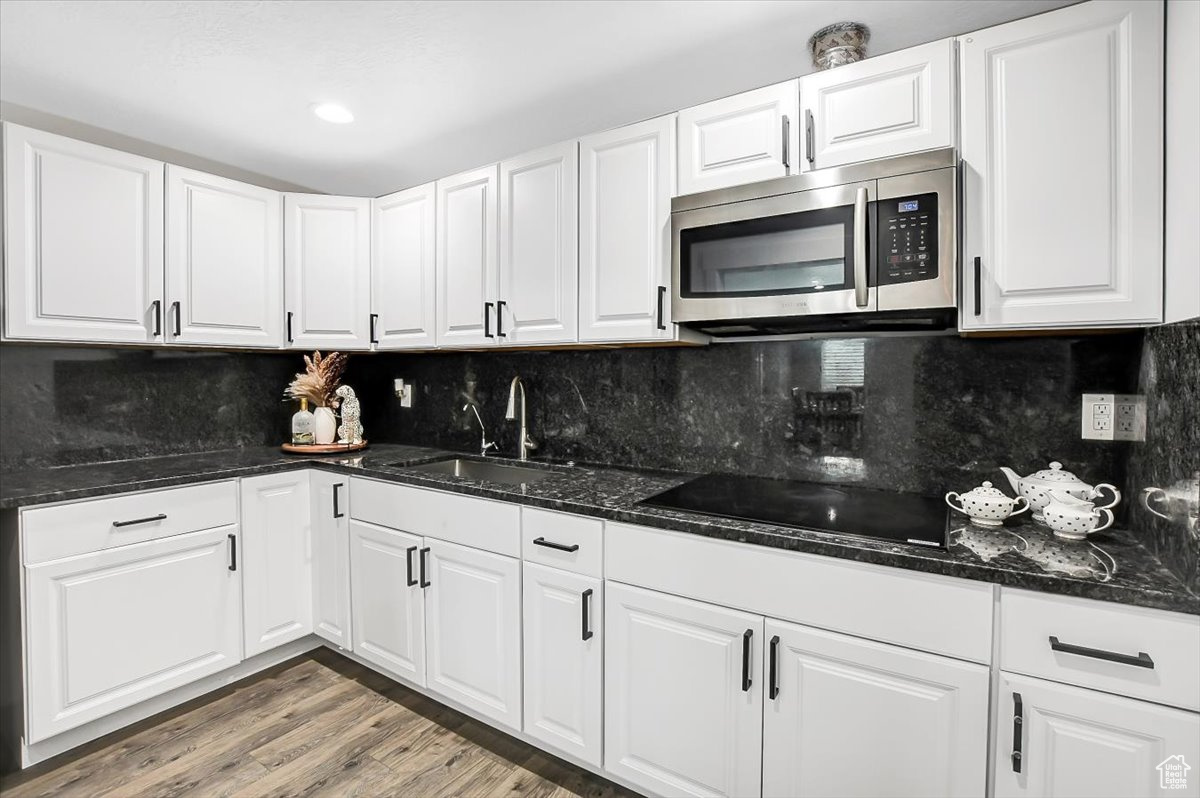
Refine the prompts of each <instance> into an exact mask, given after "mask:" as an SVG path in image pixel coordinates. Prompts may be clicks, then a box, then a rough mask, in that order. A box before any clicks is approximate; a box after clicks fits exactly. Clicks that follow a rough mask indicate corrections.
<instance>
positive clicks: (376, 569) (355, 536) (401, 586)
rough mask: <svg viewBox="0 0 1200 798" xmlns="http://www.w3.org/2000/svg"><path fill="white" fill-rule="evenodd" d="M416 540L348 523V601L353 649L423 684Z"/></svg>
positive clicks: (360, 523)
mask: <svg viewBox="0 0 1200 798" xmlns="http://www.w3.org/2000/svg"><path fill="white" fill-rule="evenodd" d="M421 556H422V555H421V538H419V537H417V536H416V535H409V534H407V533H405V532H398V531H396V530H394V529H387V528H385V527H381V526H376V525H375V524H368V523H366V522H365V521H353V520H352V521H350V604H351V608H352V609H351V615H352V620H351V624H352V626H351V628H352V629H353V632H354V653H355V654H357V655H358V656H360V657H362V658H363V659H365V660H367V661H368V662H373V663H374V664H376V665H378V666H379V667H381V668H383V669H384V670H385V671H388V672H389V673H392V674H394V675H396V676H400V677H402V678H404V679H407V680H409V681H410V682H413V683H414V684H416V685H419V686H422V687H423V686H424V685H425V594H424V591H423V590H422V589H421V585H420V579H419V576H418V560H419V559H420V558H421Z"/></svg>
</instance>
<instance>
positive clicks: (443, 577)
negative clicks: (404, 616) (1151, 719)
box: [424, 540, 521, 730]
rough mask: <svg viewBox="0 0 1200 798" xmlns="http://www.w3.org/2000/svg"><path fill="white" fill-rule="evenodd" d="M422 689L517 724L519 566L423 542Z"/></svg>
mask: <svg viewBox="0 0 1200 798" xmlns="http://www.w3.org/2000/svg"><path fill="white" fill-rule="evenodd" d="M426 544H427V549H426V553H425V555H424V556H425V557H427V560H426V564H425V567H426V568H427V569H428V571H427V572H428V582H429V585H428V586H427V587H426V588H425V633H426V637H425V639H426V643H427V646H428V651H427V659H426V663H427V666H428V679H427V686H428V687H429V689H430V690H431V691H433V692H435V693H438V694H439V695H443V696H445V697H446V698H449V699H451V700H453V701H457V702H458V703H460V704H462V705H463V706H466V707H470V708H471V709H473V710H475V711H476V712H479V713H481V714H483V715H484V716H486V717H488V718H491V719H492V720H494V721H496V722H497V723H499V724H500V725H503V726H507V727H509V728H511V729H518V730H519V729H520V728H521V567H520V566H521V563H520V561H519V560H515V559H513V558H512V557H503V556H501V555H499V554H492V553H490V552H486V551H479V550H478V549H469V548H467V547H466V546H459V545H456V544H454V543H444V542H442V541H440V540H427V541H426Z"/></svg>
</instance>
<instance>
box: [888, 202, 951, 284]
mask: <svg viewBox="0 0 1200 798" xmlns="http://www.w3.org/2000/svg"><path fill="white" fill-rule="evenodd" d="M875 207H876V212H877V213H878V214H879V216H878V219H879V222H878V226H877V227H876V229H877V230H878V231H879V249H878V252H879V277H878V279H879V284H880V285H892V284H895V283H910V282H914V281H916V280H932V279H934V278H935V277H937V276H938V228H937V219H938V195H937V194H918V195H915V196H911V197H900V198H899V199H886V200H880V201H879V202H878V203H876V206H875Z"/></svg>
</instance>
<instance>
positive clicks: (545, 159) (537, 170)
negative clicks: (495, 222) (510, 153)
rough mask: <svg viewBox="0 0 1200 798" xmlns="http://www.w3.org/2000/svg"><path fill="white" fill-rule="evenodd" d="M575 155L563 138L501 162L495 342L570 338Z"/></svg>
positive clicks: (576, 248) (574, 292) (573, 336)
mask: <svg viewBox="0 0 1200 798" xmlns="http://www.w3.org/2000/svg"><path fill="white" fill-rule="evenodd" d="M578 153H579V145H578V143H577V142H575V141H569V142H566V143H564V144H559V145H556V146H553V147H547V148H546V149H542V150H538V151H537V152H531V153H527V154H525V155H522V156H520V157H518V158H513V159H510V160H507V161H504V162H503V163H501V164H500V283H499V293H498V294H497V304H496V325H497V326H496V334H497V338H498V339H499V340H500V343H501V344H521V345H526V344H551V343H570V342H572V341H575V340H576V337H577V325H576V304H577V303H576V299H577V293H578V289H577V279H578V272H579V268H578V252H579V246H578V235H577V227H578V207H579V188H578V182H579V180H578V175H579V155H578Z"/></svg>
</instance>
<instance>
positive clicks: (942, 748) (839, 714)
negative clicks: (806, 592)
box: [763, 619, 989, 798]
mask: <svg viewBox="0 0 1200 798" xmlns="http://www.w3.org/2000/svg"><path fill="white" fill-rule="evenodd" d="M765 640H766V645H767V677H766V680H767V684H766V709H765V710H764V716H763V795H765V796H777V795H790V796H796V797H797V798H837V796H859V795H888V796H896V798H900V797H901V796H911V797H912V798H937V797H938V796H942V797H944V798H966V797H967V796H978V798H982V796H983V795H984V789H985V786H986V783H987V778H986V776H987V740H988V734H987V732H988V678H989V674H988V668H987V666H986V665H975V664H973V663H967V662H960V661H959V660H954V659H950V658H948V657H938V656H934V655H932V654H923V653H921V652H918V651H912V650H909V649H905V648H899V647H897V646H889V645H885V644H883V643H875V642H872V641H870V640H863V639H860V638H856V637H848V636H846V635H839V634H835V633H833V632H825V631H821V630H817V629H810V628H807V627H804V626H797V625H796V624H790V623H784V622H782V621H774V620H770V619H768V620H767V625H766V633H765ZM864 762H869V763H870V766H869V767H863V763H864Z"/></svg>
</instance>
